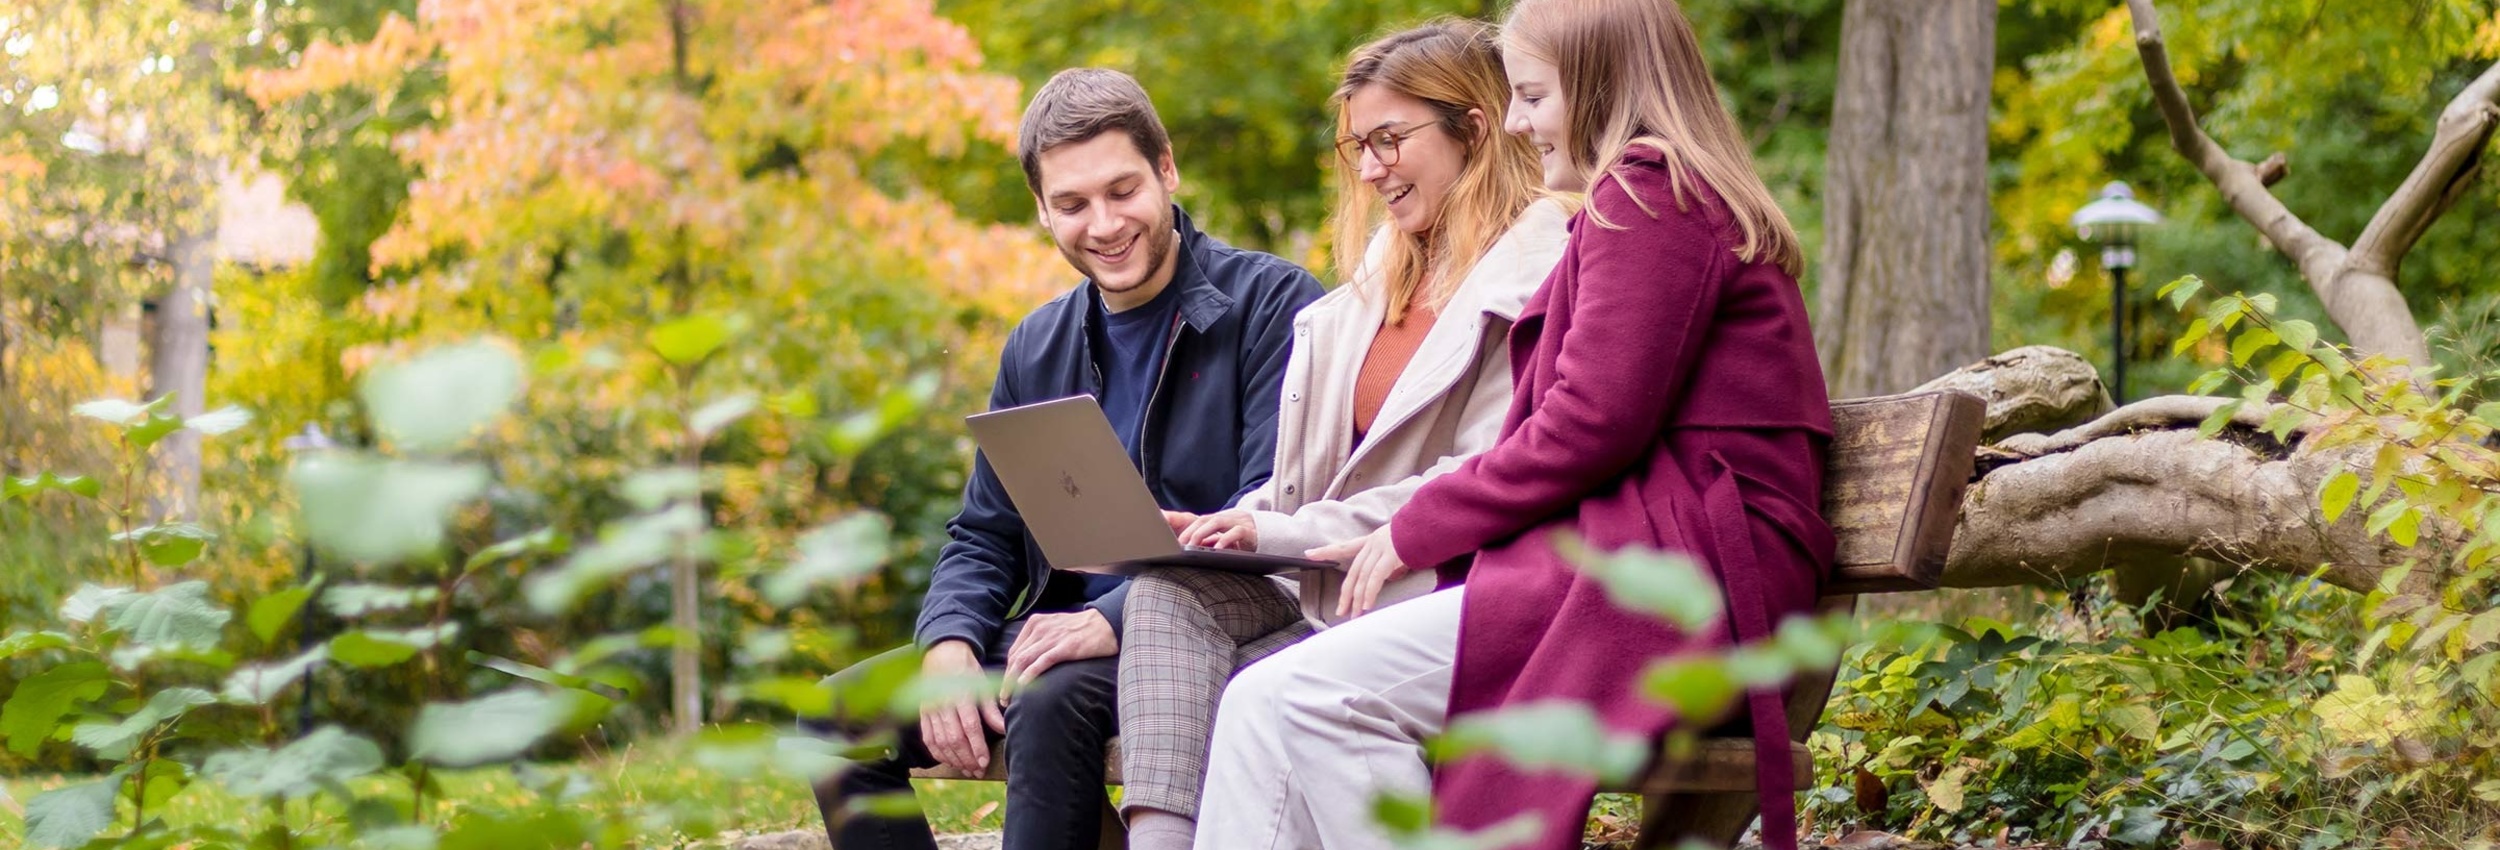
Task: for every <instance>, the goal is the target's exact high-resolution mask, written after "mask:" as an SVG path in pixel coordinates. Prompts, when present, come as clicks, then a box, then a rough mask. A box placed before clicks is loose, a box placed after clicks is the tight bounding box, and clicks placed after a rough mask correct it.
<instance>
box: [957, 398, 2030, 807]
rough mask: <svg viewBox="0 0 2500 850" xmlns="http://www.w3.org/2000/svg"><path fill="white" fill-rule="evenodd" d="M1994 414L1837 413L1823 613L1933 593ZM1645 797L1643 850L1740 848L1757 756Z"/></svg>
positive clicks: (1959, 402) (1748, 752)
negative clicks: (1680, 845) (1876, 598)
mask: <svg viewBox="0 0 2500 850" xmlns="http://www.w3.org/2000/svg"><path fill="white" fill-rule="evenodd" d="M1986 416H1987V406H1986V404H1985V403H1983V402H1981V401H1980V399H1979V398H1978V397H1977V396H1973V395H1970V394H1968V393H1962V392H1954V391H1943V392H1926V393H1912V394H1908V395H1896V396H1882V397H1878V398H1863V399H1850V400H1847V401H1840V402H1835V403H1833V404H1832V432H1833V433H1832V446H1831V457H1830V460H1829V461H1828V463H1829V466H1828V468H1827V469H1826V471H1825V479H1824V492H1823V514H1824V517H1825V519H1827V520H1828V521H1829V522H1830V523H1831V524H1832V531H1833V532H1834V533H1835V535H1836V536H1837V538H1838V544H1839V548H1838V555H1837V557H1836V558H1835V564H1834V569H1833V574H1832V579H1831V581H1830V582H1828V583H1827V584H1826V585H1825V586H1824V589H1823V600H1822V603H1821V605H1820V606H1819V610H1820V611H1821V612H1823V613H1826V614H1829V613H1847V612H1851V611H1854V610H1856V607H1857V598H1858V596H1859V595H1860V594H1869V593H1898V592H1907V591H1920V590H1928V589H1932V588H1934V587H1935V586H1936V584H1937V581H1938V579H1939V578H1941V577H1942V575H1943V572H1944V562H1945V555H1946V553H1947V552H1948V551H1949V550H1950V549H1951V547H1952V544H1953V526H1954V523H1955V522H1956V521H1957V519H1958V517H1959V515H1960V510H1961V504H1962V490H1963V488H1964V487H1965V486H1967V485H1968V484H1969V482H1970V477H1971V470H1972V464H1973V459H1974V457H1975V453H1976V450H1977V449H1978V447H1979V433H1980V429H1981V426H1982V425H1983V424H1984V420H1985V419H1986ZM1835 675H1836V671H1826V672H1823V673H1820V674H1816V675H1812V676H1809V677H1804V678H1800V679H1798V680H1797V682H1796V683H1795V685H1794V687H1793V688H1792V689H1791V690H1790V693H1789V698H1788V722H1789V729H1790V731H1791V732H1792V734H1793V736H1794V737H1795V738H1796V740H1797V743H1794V744H1792V745H1791V746H1790V748H1789V753H1788V756H1789V759H1790V761H1791V762H1792V764H1794V766H1795V768H1796V769H1795V775H1796V777H1797V790H1800V791H1804V790H1810V789H1812V788H1813V787H1814V786H1813V782H1814V759H1813V757H1812V755H1811V754H1810V753H1809V752H1808V751H1807V749H1806V747H1805V744H1804V743H1803V742H1804V740H1805V737H1806V735H1807V734H1808V733H1810V732H1812V731H1814V728H1815V726H1816V725H1817V724H1818V723H1820V722H1821V720H1822V714H1823V704H1824V702H1825V701H1826V700H1827V699H1829V698H1830V696H1831V690H1832V683H1833V678H1834V676H1835ZM1109 757H1110V781H1111V783H1112V784H1115V785H1116V784H1119V782H1120V750H1119V742H1118V741H1116V740H1115V741H1113V742H1112V745H1111V752H1110V754H1109ZM1006 769H1007V768H1006V762H1005V760H1004V759H993V760H991V762H990V769H989V772H988V774H987V775H985V776H980V777H967V776H964V775H962V774H960V773H957V772H955V770H954V769H952V768H948V767H943V766H940V767H936V768H930V769H926V770H915V771H912V776H914V777H916V778H922V779H983V780H990V781H1003V780H1005V779H1006ZM1605 790H1608V791H1614V792H1629V793H1637V794H1640V795H1641V797H1642V812H1643V815H1642V819H1641V835H1640V838H1639V840H1638V841H1637V842H1635V846H1638V847H1643V848H1649V847H1669V846H1673V845H1674V844H1675V843H1677V842H1678V841H1681V840H1683V839H1685V838H1694V839H1699V840H1701V841H1703V842H1707V843H1709V844H1711V845H1712V846H1719V847H1727V846H1732V845H1734V844H1735V841H1736V839H1737V837H1738V836H1739V834H1740V833H1741V832H1743V830H1744V829H1745V826H1746V825H1747V824H1749V823H1751V822H1752V821H1753V818H1754V815H1755V814H1756V812H1757V811H1758V810H1759V808H1760V800H1759V799H1758V797H1757V796H1756V794H1755V791H1754V746H1753V741H1752V740H1751V739H1749V738H1729V737H1713V738H1707V739H1705V740H1704V741H1703V742H1702V744H1701V746H1699V747H1697V748H1695V750H1694V752H1693V753H1692V754H1691V756H1690V757H1688V758H1684V759H1681V760H1670V759H1668V758H1667V757H1666V755H1665V754H1664V753H1661V758H1660V761H1659V763H1657V764H1655V765H1652V766H1651V768H1650V769H1649V770H1648V771H1647V772H1646V774H1645V775H1643V776H1642V777H1641V778H1640V779H1639V780H1637V781H1635V782H1633V783H1630V784H1629V785H1628V786H1626V787H1616V788H1608V789H1605ZM1126 840H1127V839H1126V835H1125V831H1124V830H1123V829H1122V828H1121V823H1120V818H1119V815H1118V813H1117V812H1111V811H1106V812H1104V828H1103V839H1102V846H1103V847H1105V848H1118V847H1124V846H1125V845H1126Z"/></svg>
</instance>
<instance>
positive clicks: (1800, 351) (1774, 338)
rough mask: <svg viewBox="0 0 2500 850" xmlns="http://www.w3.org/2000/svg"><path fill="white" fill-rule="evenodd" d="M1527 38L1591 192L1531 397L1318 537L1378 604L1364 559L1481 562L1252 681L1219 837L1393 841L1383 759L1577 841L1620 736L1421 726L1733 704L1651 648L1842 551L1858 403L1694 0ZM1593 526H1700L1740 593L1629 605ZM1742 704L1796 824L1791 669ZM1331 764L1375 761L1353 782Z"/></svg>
mask: <svg viewBox="0 0 2500 850" xmlns="http://www.w3.org/2000/svg"><path fill="white" fill-rule="evenodd" d="M1502 59H1503V64H1504V67H1505V68H1506V69H1507V70H1508V72H1509V78H1510V85H1511V93H1512V97H1511V99H1510V102H1509V105H1508V108H1507V109H1506V110H1505V118H1504V122H1505V125H1504V126H1505V127H1506V129H1508V130H1509V131H1511V132H1512V133H1515V134H1518V135H1519V136H1522V137H1525V138H1526V139H1528V140H1529V141H1530V142H1531V143H1532V144H1533V145H1534V146H1535V147H1536V149H1537V150H1538V151H1539V153H1540V154H1541V159H1540V161H1541V164H1542V166H1543V173H1544V180H1545V185H1546V187H1547V188H1549V189H1552V190H1554V191H1558V192H1586V193H1588V204H1587V209H1586V211H1584V212H1582V213H1581V214H1580V215H1579V217H1578V218H1577V219H1576V220H1575V221H1574V222H1573V224H1572V230H1571V241H1570V244H1569V245H1568V246H1567V247H1566V248H1565V252H1564V256H1563V260H1562V262H1561V263H1560V264H1558V265H1557V266H1556V267H1555V269H1554V273H1553V276H1552V277H1551V278H1549V279H1548V280H1547V281H1546V283H1545V285H1544V287H1543V288H1542V289H1540V290H1539V291H1538V292H1537V294H1536V296H1535V297H1534V298H1532V299H1530V300H1529V302H1528V305H1527V306H1526V307H1525V308H1523V309H1522V311H1521V313H1520V316H1519V321H1518V323H1517V326H1516V329H1515V330H1514V331H1513V332H1512V336H1511V345H1512V347H1513V353H1514V355H1515V356H1516V357H1517V358H1518V359H1517V363H1516V368H1517V370H1518V371H1517V372H1516V373H1515V374H1516V375H1517V381H1518V390H1517V399H1518V400H1517V403H1516V404H1515V405H1514V406H1513V407H1512V408H1511V411H1510V413H1509V414H1508V418H1507V421H1506V422H1505V424H1504V425H1503V429H1502V435H1501V438H1500V440H1499V441H1498V442H1497V443H1496V444H1495V445H1494V447H1493V448H1491V449H1487V450H1486V451H1484V452H1483V453H1481V454H1478V455H1476V456H1474V457H1472V458H1469V459H1468V460H1467V461H1466V462H1465V463H1463V464H1461V465H1460V466H1459V468H1458V469H1456V470H1454V471H1451V472H1450V473H1449V474H1447V475H1443V476H1440V477H1437V478H1435V479H1433V480H1432V481H1431V482H1430V483H1428V484H1426V485H1424V486H1423V487H1421V488H1418V489H1417V491H1416V492H1415V494H1414V495H1413V497H1412V498H1411V499H1409V500H1408V501H1407V502H1406V504H1405V505H1404V506H1403V507H1401V508H1399V510H1398V512H1397V514H1396V516H1394V517H1392V518H1391V519H1390V520H1389V521H1388V522H1387V523H1384V524H1382V525H1381V526H1380V529H1379V530H1378V531H1376V532H1374V533H1372V534H1370V535H1366V536H1364V537H1362V538H1359V539H1353V540H1349V541H1347V542H1346V543H1344V544H1342V545H1336V546H1330V547H1327V548H1326V549H1323V550H1321V551H1320V552H1319V553H1317V554H1315V555H1314V556H1313V557H1319V558H1349V559H1351V561H1352V566H1350V567H1348V569H1347V575H1348V576H1349V578H1348V579H1347V581H1348V583H1349V585H1350V586H1353V587H1355V588H1356V590H1354V591H1352V592H1350V595H1353V596H1355V597H1356V602H1357V603H1358V605H1359V604H1360V602H1361V601H1362V597H1363V596H1364V595H1365V593H1364V592H1363V591H1362V590H1361V588H1363V587H1368V586H1373V585H1374V584H1376V583H1379V582H1389V583H1392V584H1394V583H1396V582H1399V581H1404V580H1405V579H1402V578H1400V577H1401V576H1408V575H1411V574H1415V573H1421V574H1432V573H1434V572H1435V571H1436V570H1437V571H1438V572H1439V574H1440V576H1441V577H1442V580H1443V581H1444V582H1445V583H1448V584H1451V585H1454V586H1452V587H1450V588H1448V589H1446V590H1441V591H1438V592H1435V593H1431V594H1428V595H1426V596H1424V597H1423V598H1420V599H1412V600H1408V601H1406V602H1403V603H1401V604H1399V605H1397V606H1395V607H1392V608H1388V609H1385V610H1382V611H1381V612H1380V613H1379V614H1377V615H1375V616H1366V617H1363V618H1361V619H1358V620H1355V621H1354V622H1352V623H1349V624H1347V625H1346V626H1345V627H1344V628H1341V629H1331V630H1329V631H1328V632H1327V633H1325V634H1321V635H1319V636H1317V637H1315V638H1313V639H1311V640H1309V641H1306V642H1304V643H1302V644H1300V645H1298V646H1295V647H1292V648H1291V649H1289V650H1287V651H1286V652H1284V653H1282V654H1279V655H1278V656H1276V657H1274V658H1271V659H1269V660H1268V661H1267V662H1266V663H1263V664H1260V665H1258V667H1256V668H1253V669H1251V670H1249V671H1247V672H1245V673H1244V674H1243V675H1242V676H1241V677H1240V678H1239V679H1237V680H1236V681H1235V682H1234V687H1232V688H1231V689H1230V690H1229V691H1228V692H1227V693H1226V695H1225V697H1224V705H1223V710H1222V712H1221V715H1220V717H1219V719H1218V720H1217V722H1216V735H1215V739H1216V742H1215V747H1214V755H1213V757H1212V759H1211V763H1210V766H1209V769H1208V778H1207V793H1206V806H1205V811H1204V812H1203V823H1202V829H1201V830H1200V837H1201V838H1202V839H1205V840H1204V841H1202V842H1201V843H1200V844H1199V846H1200V847H1204V848H1218V847H1286V848H1301V847H1327V848H1331V850H1346V848H1364V847H1386V846H1389V842H1388V841H1387V837H1386V836H1385V835H1382V834H1381V830H1380V829H1379V827H1377V826H1375V825H1374V824H1373V816H1372V812H1373V808H1372V805H1371V800H1372V794H1373V793H1374V789H1377V790H1378V791H1387V792H1392V793H1419V792H1421V791H1423V790H1424V789H1425V788H1426V787H1427V786H1429V787H1430V788H1431V791H1432V795H1433V818H1434V820H1435V821H1436V822H1437V823H1438V824H1439V825H1440V826H1443V827H1447V828H1451V829H1455V830H1461V831H1467V832H1483V831H1488V830H1490V831H1495V832H1498V833H1499V834H1500V838H1506V839H1507V840H1496V841H1494V842H1492V843H1500V844H1501V845H1502V846H1506V847H1515V848H1531V850H1569V848H1577V847H1579V846H1580V843H1581V842H1580V838H1581V828H1582V824H1583V823H1584V822H1585V819H1586V818H1587V815H1588V808H1589V803H1590V800H1591V799H1592V798H1593V797H1594V796H1595V794H1596V791H1597V784H1598V783H1597V767H1596V766H1595V765H1570V764H1551V763H1548V764H1544V765H1539V766H1533V767H1522V766H1516V765H1513V764H1511V763H1509V762H1508V761H1505V760H1504V759H1503V758H1502V757H1500V756H1498V755H1495V754H1490V753H1480V754H1475V755H1469V756H1465V757H1461V758H1458V759H1456V760H1454V761H1451V762H1448V763H1445V764H1442V765H1440V766H1439V768H1438V769H1437V770H1434V771H1431V772H1429V773H1428V772H1427V770H1426V767H1425V759H1424V747H1423V741H1424V740H1425V739H1428V738H1430V737H1432V736H1434V735H1438V734H1440V733H1441V731H1442V730H1443V727H1444V725H1445V723H1446V721H1447V720H1448V718H1451V717H1464V716H1466V715H1469V714H1474V713H1483V712H1490V711H1498V710H1502V709H1507V708H1523V707H1524V708H1531V709H1534V708H1539V707H1551V706H1556V705H1562V704H1577V705H1583V706H1587V707H1588V708H1589V709H1590V710H1591V711H1593V712H1594V713H1595V714H1596V717H1597V720H1598V721H1599V722H1600V723H1601V724H1602V725H1603V727H1604V729H1605V730H1606V732H1607V733H1608V734H1609V735H1612V736H1620V737H1633V738H1637V739H1640V740H1643V741H1650V742H1654V741H1657V740H1659V739H1660V738H1661V737H1662V736H1664V735H1665V734H1666V733H1667V732H1668V731H1669V730H1671V729H1675V728H1686V729H1690V728H1694V727H1697V726H1704V725H1707V724H1710V723H1713V722H1715V721H1716V720H1717V718H1712V717H1685V716H1678V715H1677V714H1676V712H1675V711H1674V710H1672V709H1671V708H1669V707H1668V706H1666V705H1665V704H1663V703H1661V702H1659V701H1656V700H1653V699H1650V698H1647V697H1645V696H1644V695H1643V693H1642V688H1641V682H1642V673H1643V671H1644V670H1645V669H1646V668H1648V666H1649V665H1650V663H1651V662H1652V661H1653V660H1655V659H1659V658H1673V657H1687V656H1691V655H1695V654H1703V653H1710V652H1714V651H1717V650H1719V649H1722V648H1724V647H1726V646H1727V645H1728V644H1730V643H1731V642H1734V641H1753V640H1760V639H1762V638H1764V637H1766V636H1768V635H1769V634H1771V632H1772V630H1773V629H1774V628H1776V626H1777V624H1778V623H1779V622H1780V621H1781V620H1782V619H1783V618H1784V617H1787V616H1790V615H1793V614H1797V613H1801V612H1804V611H1806V610H1809V609H1810V608H1811V607H1812V606H1813V605H1814V601H1815V598H1816V596H1817V588H1818V586H1819V585H1820V583H1821V582H1822V580H1823V577H1824V576H1825V575H1826V574H1827V573H1828V572H1829V571H1830V568H1831V562H1832V547H1833V538H1832V531H1831V527H1830V525H1829V524H1828V523H1827V522H1826V520H1825V519H1824V517H1823V515H1822V511H1821V509H1820V503H1821V497H1822V491H1823V463H1824V456H1825V452H1826V450H1827V448H1828V444H1829V441H1830V437H1831V407H1830V400H1829V399H1828V398H1827V397H1826V396H1825V394H1824V389H1823V372H1822V367H1821V366H1820V365H1819V364H1818V362H1817V361H1816V359H1815V353H1814V335H1813V334H1812V333H1811V331H1810V329H1809V327H1808V326H1807V321H1806V310H1805V301H1804V298H1803V296H1802V295H1801V293H1800V292H1799V291H1798V287H1797V279H1796V275H1797V272H1798V270H1799V269H1800V268H1801V266H1802V265H1803V262H1802V252H1801V251H1800V249H1799V248H1798V241H1797V234H1796V231H1795V230H1794V229H1793V228H1791V227H1790V226H1789V223H1788V218H1787V216H1786V215H1785V214H1784V213H1782V212H1781V211H1780V208H1779V205H1778V204H1776V203H1774V202H1773V199H1772V196H1771V192H1770V189H1769V188H1768V187H1766V186H1765V185H1764V184H1763V182H1762V178H1761V176H1760V174H1758V173H1757V172H1756V171H1755V170H1754V167H1753V158H1752V153H1751V149H1750V147H1749V146H1748V145H1747V143H1746V141H1745V135H1744V134H1743V133H1742V132H1740V131H1738V129H1737V127H1736V124H1735V122H1734V121H1733V120H1732V119H1730V118H1729V116H1728V113H1727V109H1726V107H1725V106H1724V104H1722V102H1721V101H1720V99H1719V94H1718V89H1717V87H1716V86H1715V85H1713V84H1712V82H1711V77H1710V71H1709V68H1708V67H1707V66H1706V65H1705V63H1704V62H1703V59H1702V51H1701V48H1700V40H1699V39H1698V38H1697V37H1696V35H1695V34H1694V32H1693V29H1692V26H1691V24H1690V23H1689V22H1688V21H1686V20H1685V18H1684V14H1683V12H1682V10H1681V9H1680V8H1679V7H1677V5H1676V4H1675V3H1674V2H1673V0H1519V2H1518V3H1517V5H1515V6H1513V7H1512V10H1511V13H1510V17H1509V18H1508V19H1507V22H1506V23H1505V24H1504V25H1503V28H1502ZM1571 540H1577V541H1579V542H1580V543H1582V544H1584V545H1585V546H1587V547H1588V548H1590V549H1593V550H1597V551H1609V550H1615V549H1621V548H1625V547H1632V546H1638V547H1642V548H1647V549H1655V550H1666V551H1674V552H1680V553H1683V554H1685V555H1688V556H1690V557H1691V558H1692V559H1693V560H1694V561H1696V562H1698V563H1699V564H1700V565H1701V566H1702V567H1704V568H1706V569H1707V570H1708V571H1709V576H1710V577H1711V578H1712V579H1713V580H1715V581H1716V582H1717V584H1718V588H1717V591H1718V595H1719V597H1720V599H1719V601H1720V602H1722V603H1724V606H1725V607H1724V609H1723V610H1724V611H1725V616H1724V618H1722V620H1721V621H1720V622H1718V623H1714V624H1711V625H1708V626H1704V627H1701V628H1696V629H1690V630H1686V629H1681V628H1678V627H1676V626H1674V625H1670V624H1668V623H1665V622H1662V621H1660V620H1658V619H1657V618H1654V617H1649V616H1645V615H1642V614H1638V613H1634V612H1632V611H1629V610H1626V609H1623V608H1620V607H1617V606H1616V605H1615V604H1613V602H1612V601H1611V600H1609V599H1608V595H1607V593H1606V589H1605V587H1604V586H1603V585H1602V583H1601V582H1599V581H1597V580H1596V579H1594V578H1592V577H1590V576H1588V575H1586V574H1584V573H1582V572H1581V571H1580V570H1579V569H1578V568H1577V567H1576V566H1575V565H1574V564H1573V563H1572V562H1571V561H1570V560H1569V559H1568V558H1566V557H1565V556H1564V555H1563V554H1561V553H1560V552H1559V551H1558V544H1560V543H1563V542H1565V541H1571ZM1462 581H1463V582H1464V583H1461V582H1462ZM1744 706H1745V709H1746V710H1745V711H1744V713H1743V715H1742V716H1743V718H1744V719H1745V720H1746V721H1748V723H1749V726H1750V730H1749V731H1750V732H1751V734H1752V735H1753V736H1754V740H1755V752H1756V754H1757V761H1756V764H1755V768H1756V770H1755V781H1756V783H1757V785H1756V788H1757V789H1758V790H1759V791H1760V792H1761V794H1762V797H1761V800H1762V815H1763V817H1762V831H1761V835H1762V844H1763V846H1765V847H1767V848H1771V850H1795V848H1796V847H1797V825H1796V819H1795V797H1794V796H1793V795H1792V794H1791V792H1790V788H1791V787H1792V786H1791V784H1790V782H1791V780H1792V778H1793V777H1791V776H1790V775H1789V772H1790V767H1789V760H1788V758H1787V757H1786V754H1787V752H1788V747H1787V745H1788V740H1789V735H1788V729H1787V725H1786V724H1787V721H1786V717H1785V714H1784V712H1783V711H1782V706H1781V704H1780V698H1779V694H1778V692H1777V690H1776V689H1761V688H1757V689H1753V690H1749V691H1748V692H1747V693H1746V695H1745V700H1744ZM1276 730H1285V731H1283V732H1281V733H1279V732H1278V731H1276ZM1322 776H1348V777H1352V778H1351V779H1349V780H1346V781H1345V784H1346V785H1349V786H1352V790H1339V789H1338V787H1337V781H1336V780H1331V781H1329V782H1328V783H1327V784H1326V785H1322V784H1320V783H1318V782H1315V780H1316V778H1318V777H1322ZM1366 785H1368V786H1369V787H1365V786H1366ZM1323 788H1324V789H1326V792H1325V793H1320V791H1321V789H1323ZM1714 838H1715V836H1714Z"/></svg>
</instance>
